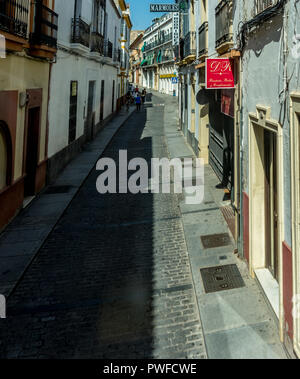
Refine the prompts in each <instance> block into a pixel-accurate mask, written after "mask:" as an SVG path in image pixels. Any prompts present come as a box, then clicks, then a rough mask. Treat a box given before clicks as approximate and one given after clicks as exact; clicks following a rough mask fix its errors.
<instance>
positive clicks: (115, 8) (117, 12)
mask: <svg viewBox="0 0 300 379" xmlns="http://www.w3.org/2000/svg"><path fill="white" fill-rule="evenodd" d="M110 3H111V5H112V7H113V8H114V10H115V12H116V14H117V16H118V17H119V18H121V17H122V15H121V14H120V12H119V9H118V8H117V6H116V4H115V2H114V0H110Z"/></svg>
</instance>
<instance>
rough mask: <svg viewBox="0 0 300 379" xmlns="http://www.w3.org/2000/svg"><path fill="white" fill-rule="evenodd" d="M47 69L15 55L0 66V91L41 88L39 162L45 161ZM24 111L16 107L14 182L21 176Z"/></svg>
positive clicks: (44, 65) (39, 62)
mask: <svg viewBox="0 0 300 379" xmlns="http://www.w3.org/2000/svg"><path fill="white" fill-rule="evenodd" d="M49 69H50V64H49V63H46V62H41V61H38V60H34V59H29V58H25V57H21V56H17V55H8V56H7V58H6V59H3V60H1V66H0V88H1V90H2V91H8V90H17V91H19V93H20V92H25V91H26V90H28V89H36V88H41V89H42V90H43V103H42V113H41V130H40V133H41V135H40V146H39V151H40V156H39V162H42V161H43V160H44V159H45V147H46V146H45V143H46V125H47V106H48V80H49ZM25 109H26V108H25V107H24V108H19V107H18V114H17V130H16V152H15V167H14V178H13V179H14V180H17V179H18V178H19V177H21V175H22V164H23V152H24V127H25Z"/></svg>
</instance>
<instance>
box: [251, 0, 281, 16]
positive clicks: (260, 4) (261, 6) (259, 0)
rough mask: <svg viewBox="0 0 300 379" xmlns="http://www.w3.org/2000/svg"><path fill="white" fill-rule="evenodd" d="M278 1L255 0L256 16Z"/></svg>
mask: <svg viewBox="0 0 300 379" xmlns="http://www.w3.org/2000/svg"><path fill="white" fill-rule="evenodd" d="M277 3H278V0H255V3H254V16H256V15H257V14H259V13H261V12H263V11H264V10H266V9H267V8H269V7H272V6H273V5H276V4H277Z"/></svg>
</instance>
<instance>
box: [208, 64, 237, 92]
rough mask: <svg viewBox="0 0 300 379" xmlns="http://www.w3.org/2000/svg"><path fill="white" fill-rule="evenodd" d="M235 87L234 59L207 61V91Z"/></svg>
mask: <svg viewBox="0 0 300 379" xmlns="http://www.w3.org/2000/svg"><path fill="white" fill-rule="evenodd" d="M234 87H235V86H234V61H233V59H229V58H212V59H211V58H208V59H206V89H227V88H234Z"/></svg>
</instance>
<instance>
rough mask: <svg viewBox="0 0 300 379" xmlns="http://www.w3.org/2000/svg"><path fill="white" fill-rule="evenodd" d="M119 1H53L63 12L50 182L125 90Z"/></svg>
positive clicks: (53, 86)
mask: <svg viewBox="0 0 300 379" xmlns="http://www.w3.org/2000/svg"><path fill="white" fill-rule="evenodd" d="M120 3H122V4H120ZM121 6H124V2H123V1H113V0H84V1H83V0H69V1H63V0H57V1H56V2H55V10H56V12H57V13H59V14H64V17H61V19H60V23H59V33H58V52H57V62H56V64H55V65H53V69H52V72H51V79H50V100H49V136H48V155H49V163H48V181H50V182H51V181H52V180H53V179H54V178H55V177H56V176H57V174H58V173H59V172H60V171H61V169H62V168H63V167H64V166H65V165H66V164H67V163H68V162H69V161H70V160H71V159H72V158H73V157H74V156H75V155H76V154H77V153H78V152H79V151H80V149H81V146H82V145H83V144H84V143H85V142H86V141H88V140H91V139H93V138H94V136H95V135H96V133H97V132H98V131H99V130H100V128H101V127H103V125H104V124H105V122H106V121H107V120H108V119H109V118H110V117H111V116H112V115H113V114H114V113H115V112H116V110H117V108H118V106H119V102H120V98H121V97H122V96H123V95H124V89H123V90H122V76H121V74H122V70H121V68H122V67H121V61H122V59H124V56H123V54H122V40H121V39H122V38H123V37H122V30H121V26H122V13H123V12H122V9H121ZM66 20H67V21H66Z"/></svg>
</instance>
